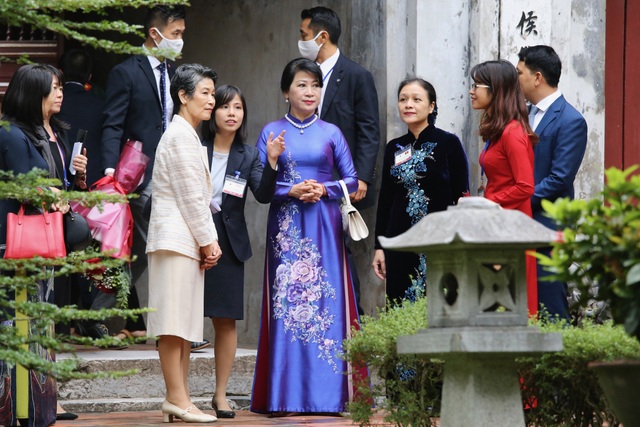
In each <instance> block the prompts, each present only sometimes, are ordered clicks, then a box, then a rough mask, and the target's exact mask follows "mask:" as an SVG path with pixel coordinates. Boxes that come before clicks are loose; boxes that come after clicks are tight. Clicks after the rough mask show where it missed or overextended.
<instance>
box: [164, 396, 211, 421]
mask: <svg viewBox="0 0 640 427" xmlns="http://www.w3.org/2000/svg"><path fill="white" fill-rule="evenodd" d="M194 409H196V407H195V406H193V405H191V406H189V407H188V408H186V409H180V408H178V407H177V406H176V405H174V404H172V403H169V402H167V401H166V400H165V401H164V402H162V416H163V419H162V421H163V422H165V423H172V422H173V417H178V418H180V419H181V420H182V421H184V422H185V423H212V422H215V421H217V420H218V419H217V418H216V417H214V416H213V415H208V414H190V413H189V411H193V410H194Z"/></svg>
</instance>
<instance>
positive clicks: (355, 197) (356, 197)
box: [349, 179, 369, 203]
mask: <svg viewBox="0 0 640 427" xmlns="http://www.w3.org/2000/svg"><path fill="white" fill-rule="evenodd" d="M368 187H369V186H368V185H367V183H366V182H364V181H362V180H360V179H359V180H358V189H357V190H356V191H355V192H353V193H351V194H349V199H351V203H355V202H359V201H360V200H362V199H364V196H366V195H367V188H368Z"/></svg>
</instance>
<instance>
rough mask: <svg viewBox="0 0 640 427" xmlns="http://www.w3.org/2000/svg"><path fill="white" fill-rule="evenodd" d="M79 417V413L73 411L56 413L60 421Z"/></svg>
mask: <svg viewBox="0 0 640 427" xmlns="http://www.w3.org/2000/svg"><path fill="white" fill-rule="evenodd" d="M76 418H78V415H76V414H74V413H73V412H62V413H60V414H56V420H58V421H71V420H75V419H76Z"/></svg>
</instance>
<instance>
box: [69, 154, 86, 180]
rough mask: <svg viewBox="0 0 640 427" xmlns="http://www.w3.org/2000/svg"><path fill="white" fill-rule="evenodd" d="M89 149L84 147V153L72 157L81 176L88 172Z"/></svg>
mask: <svg viewBox="0 0 640 427" xmlns="http://www.w3.org/2000/svg"><path fill="white" fill-rule="evenodd" d="M87 162H88V159H87V149H86V148H83V149H82V154H77V155H76V156H75V157H74V158H73V159H71V164H72V165H73V167H74V169H75V170H76V173H77V174H78V175H80V176H82V175H86V174H87Z"/></svg>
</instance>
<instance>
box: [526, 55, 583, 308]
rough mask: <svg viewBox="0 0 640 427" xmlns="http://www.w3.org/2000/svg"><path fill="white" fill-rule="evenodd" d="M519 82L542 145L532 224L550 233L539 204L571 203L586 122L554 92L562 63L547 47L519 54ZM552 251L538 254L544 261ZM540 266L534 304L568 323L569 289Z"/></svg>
mask: <svg viewBox="0 0 640 427" xmlns="http://www.w3.org/2000/svg"><path fill="white" fill-rule="evenodd" d="M518 57H519V62H518V66H517V68H518V77H519V81H520V86H521V87H522V91H523V93H524V96H525V97H526V98H527V100H529V102H531V107H530V111H529V125H530V126H531V128H532V129H533V130H534V131H535V132H536V134H537V135H538V137H539V138H540V140H539V141H538V144H537V145H536V146H535V148H534V158H535V160H534V182H535V190H534V194H533V197H532V198H531V207H532V209H533V218H534V219H535V220H536V221H538V222H540V223H541V224H544V225H546V226H547V227H549V228H554V229H555V228H556V225H555V224H554V223H553V221H552V220H551V219H550V218H548V217H547V216H545V215H544V210H543V209H542V206H541V201H542V200H543V199H546V200H550V201H555V200H556V199H558V198H561V197H569V198H571V199H573V197H574V189H573V181H574V179H575V177H576V174H577V173H578V169H579V168H580V164H581V163H582V158H583V157H584V153H585V150H586V148H587V122H586V121H585V119H584V117H582V114H580V113H579V112H578V111H577V110H576V109H575V108H573V107H572V106H571V105H570V104H569V103H568V102H567V101H566V100H565V98H564V96H562V93H560V91H559V90H558V82H559V81H560V74H561V72H562V62H561V61H560V58H559V57H558V55H557V54H556V52H555V51H554V50H553V48H551V47H549V46H544V45H539V46H531V47H525V48H523V49H521V50H520V52H519V53H518ZM549 251H550V248H543V249H541V250H539V252H542V253H545V254H547V255H548V253H549ZM548 275H549V273H548V272H546V271H545V270H544V269H543V268H542V267H541V266H540V265H538V301H539V304H540V309H541V311H542V310H545V311H546V312H548V314H549V315H550V316H558V317H560V318H562V319H568V318H569V307H568V302H567V284H566V283H563V282H557V281H555V282H549V281H544V280H542V278H543V277H544V276H548Z"/></svg>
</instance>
